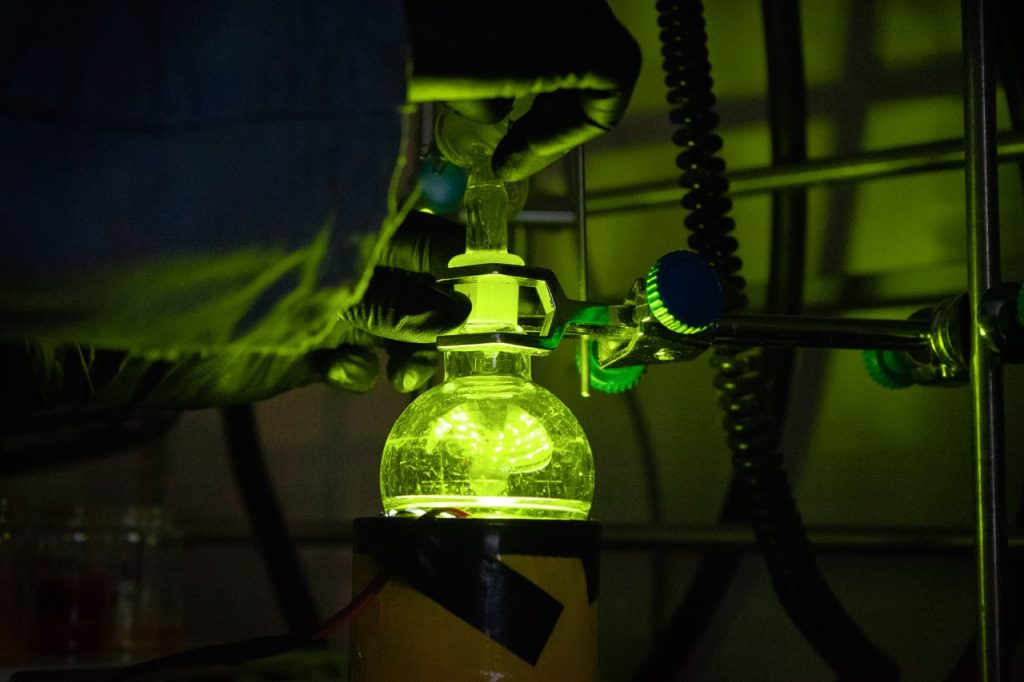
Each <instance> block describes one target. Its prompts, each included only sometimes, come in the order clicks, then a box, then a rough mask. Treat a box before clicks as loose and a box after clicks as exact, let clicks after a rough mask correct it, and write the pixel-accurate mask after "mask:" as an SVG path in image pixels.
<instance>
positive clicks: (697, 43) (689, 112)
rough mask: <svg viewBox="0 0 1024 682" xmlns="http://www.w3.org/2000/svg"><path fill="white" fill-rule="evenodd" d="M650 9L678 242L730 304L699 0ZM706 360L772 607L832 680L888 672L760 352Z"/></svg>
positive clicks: (722, 181)
mask: <svg viewBox="0 0 1024 682" xmlns="http://www.w3.org/2000/svg"><path fill="white" fill-rule="evenodd" d="M657 8H658V12H659V26H660V27H661V39H662V45H663V47H662V56H663V58H664V62H663V64H664V68H665V72H666V78H665V81H666V85H667V86H668V88H669V95H668V99H669V103H670V104H671V105H672V111H671V114H670V118H671V121H672V122H673V123H674V124H675V125H676V126H677V128H676V130H675V132H674V134H673V141H674V142H675V144H677V145H678V146H679V147H681V152H680V153H679V155H678V156H677V158H676V164H677V165H678V167H679V169H680V178H679V184H680V187H682V188H683V189H684V191H685V194H684V196H683V199H682V202H681V203H682V206H683V207H684V208H685V209H686V210H687V211H688V215H687V216H686V218H685V221H684V224H685V226H686V228H687V229H688V230H689V231H690V232H691V234H690V236H689V239H688V243H689V245H690V247H691V248H692V249H694V250H695V251H696V252H697V253H698V254H700V255H701V256H703V257H704V258H706V259H707V260H708V262H710V263H711V265H712V266H713V267H714V268H715V271H716V272H717V273H718V275H719V277H720V279H721V281H722V284H723V287H724V289H725V306H724V310H725V312H734V311H737V310H739V309H741V308H743V307H744V306H745V305H746V300H747V299H746V295H745V294H744V288H745V281H744V279H743V278H742V277H741V276H740V274H739V273H740V268H741V266H742V262H741V260H740V259H739V258H738V257H737V256H736V251H737V248H738V243H737V240H736V239H735V238H734V237H733V236H732V234H731V233H732V231H733V228H734V223H733V221H732V219H731V218H730V217H729V216H728V212H729V210H730V209H731V207H732V204H731V201H730V199H729V198H728V196H727V193H728V181H727V179H726V177H725V163H724V162H723V161H722V160H721V159H720V158H719V157H717V156H716V153H717V152H718V151H719V149H721V146H722V141H721V138H720V137H718V135H716V134H715V129H716V127H717V125H718V118H717V116H716V115H715V113H714V105H715V98H714V95H713V93H712V80H711V66H710V63H709V60H708V53H707V35H706V33H705V30H704V19H703V6H702V4H701V2H700V1H699V0H659V2H658V3H657ZM711 362H712V365H713V367H715V369H716V376H715V379H714V385H715V387H716V388H717V389H718V391H719V405H720V407H721V408H722V410H723V411H724V413H725V416H724V418H723V426H724V428H725V430H726V433H727V443H728V446H729V449H730V451H731V454H732V462H733V465H734V467H735V469H736V482H737V485H738V489H737V490H736V492H737V493H739V497H740V498H741V502H742V503H744V507H745V516H747V517H748V518H749V521H750V522H751V524H752V526H753V528H754V531H755V533H756V536H757V541H758V546H759V548H760V551H761V553H762V555H763V556H764V559H765V562H766V564H767V567H768V571H769V574H770V575H771V578H772V583H773V586H774V588H775V591H776V593H777V594H778V597H779V600H780V602H781V604H782V606H783V607H784V609H785V610H786V612H787V614H788V615H789V616H790V618H791V619H792V620H793V622H794V624H795V625H796V626H797V628H798V629H799V630H800V631H801V632H802V633H803V635H804V636H805V638H806V639H807V641H808V642H809V643H810V645H811V646H812V647H813V648H814V649H815V651H817V653H818V654H819V655H820V656H821V657H822V658H823V659H824V660H825V662H826V663H827V664H828V665H829V666H830V667H831V668H832V669H833V670H834V671H835V672H836V674H837V675H838V677H839V679H840V680H894V679H898V677H899V672H898V669H897V668H896V666H895V664H894V663H893V662H892V661H891V660H890V659H889V658H888V656H886V655H885V654H884V653H883V652H882V651H880V650H879V649H878V648H877V647H875V646H874V645H873V644H872V643H871V642H870V641H869V640H868V639H867V637H866V636H865V635H864V633H863V632H862V631H861V630H860V628H859V627H858V626H857V625H856V624H855V623H854V622H853V621H852V619H851V618H850V617H849V615H848V614H847V613H846V611H845V610H844V609H843V607H842V606H841V605H840V603H839V602H838V600H837V599H836V597H835V595H834V594H833V593H832V591H831V590H830V589H829V587H828V586H827V585H826V583H825V581H824V579H823V577H822V575H821V573H820V571H819V570H818V567H817V565H816V562H815V557H814V554H813V551H812V550H811V547H810V544H809V543H808V541H807V536H806V532H805V531H804V528H803V524H802V521H801V518H800V514H799V512H798V511H797V508H796V503H795V501H794V499H793V496H792V494H791V491H790V486H789V483H788V481H787V478H786V474H785V470H784V468H783V462H782V456H781V454H780V453H779V451H778V444H779V436H780V431H781V424H780V415H779V414H778V411H777V410H776V408H775V405H774V402H773V401H772V399H771V395H772V390H773V387H771V386H766V382H765V380H764V377H763V375H762V357H761V353H760V352H759V351H758V350H756V349H746V348H740V347H716V348H715V351H714V353H713V355H712V359H711ZM744 498H745V499H744ZM648 673H651V674H654V675H655V676H652V677H649V678H648V679H663V678H659V677H657V676H656V675H657V673H656V672H655V671H654V670H648V671H646V673H643V672H642V673H641V674H648Z"/></svg>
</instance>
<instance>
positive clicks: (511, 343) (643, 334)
mask: <svg viewBox="0 0 1024 682" xmlns="http://www.w3.org/2000/svg"><path fill="white" fill-rule="evenodd" d="M487 277H503V278H506V279H507V280H508V281H513V282H515V283H516V284H518V286H519V292H520V306H519V307H520V319H519V321H518V325H517V327H518V329H517V330H516V331H514V332H509V331H505V332H486V333H475V334H457V335H449V336H443V337H440V338H439V339H438V347H439V348H441V349H442V350H447V349H452V348H470V347H472V348H485V347H490V348H494V347H503V346H504V347H515V348H517V349H518V350H523V351H526V352H528V353H532V354H537V355H543V354H546V353H549V352H550V351H552V350H554V349H555V348H556V347H557V346H558V345H559V343H560V342H561V340H562V339H563V338H564V337H566V336H587V337H588V338H589V339H590V343H589V344H588V346H589V348H590V357H589V358H588V359H587V361H588V363H589V364H590V369H591V372H590V374H591V385H592V387H593V388H595V389H596V390H599V391H603V392H610V393H617V392H621V391H624V390H628V389H629V388H632V387H633V386H634V385H635V384H636V382H637V381H638V380H639V378H640V375H641V374H643V368H644V366H646V365H650V364H658V363H664V362H675V361H680V360H691V359H694V358H696V357H697V356H699V355H700V354H701V353H703V352H704V351H705V350H707V348H708V347H709V346H710V345H711V341H712V336H713V328H714V324H715V321H716V320H717V319H718V316H719V314H720V312H721V307H722V299H723V294H722V287H721V285H720V284H719V282H718V278H717V276H716V275H715V272H714V270H713V269H712V268H711V266H710V265H709V264H708V263H707V262H706V261H704V260H703V259H701V258H700V257H699V256H697V255H696V254H693V253H689V252H684V251H676V252H672V253H669V254H667V255H665V256H663V257H662V258H661V259H659V260H658V262H657V263H655V264H654V266H652V267H651V269H650V271H649V272H648V273H647V275H646V277H643V278H639V279H637V280H636V282H635V283H634V285H633V288H632V289H631V291H630V293H629V295H628V296H627V297H626V298H625V300H624V301H623V302H622V303H621V304H617V305H608V304H601V303H593V302H588V301H575V300H572V299H569V298H568V297H567V296H566V295H565V293H564V291H563V290H562V288H561V286H560V285H559V283H558V279H557V278H556V277H555V275H554V273H552V272H551V271H549V270H545V269H543V268H534V267H528V266H523V265H516V264H508V263H488V264H485V265H473V266H467V267H458V268H451V269H449V271H448V273H447V275H446V276H445V277H444V278H442V279H441V280H440V281H447V282H451V283H453V284H463V285H464V284H467V283H472V282H473V281H476V280H479V279H482V278H487ZM581 362H582V361H581Z"/></svg>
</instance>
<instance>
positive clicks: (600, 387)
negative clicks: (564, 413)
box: [576, 341, 647, 393]
mask: <svg viewBox="0 0 1024 682" xmlns="http://www.w3.org/2000/svg"><path fill="white" fill-rule="evenodd" d="M587 356H588V361H589V363H590V387H591V388H592V389H594V390H595V391H600V392H601V393H625V392H626V391H629V390H631V389H632V388H633V387H635V386H636V385H637V384H638V383H640V379H641V378H642V377H643V375H644V371H646V369H647V368H646V367H644V366H643V365H628V366H626V367H601V364H600V363H599V362H598V361H597V342H596V341H591V342H590V343H588V344H587ZM581 362H582V361H581V360H580V349H579V348H578V347H577V349H576V369H579V368H580V364H581Z"/></svg>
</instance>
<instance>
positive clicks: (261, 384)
mask: <svg viewBox="0 0 1024 682" xmlns="http://www.w3.org/2000/svg"><path fill="white" fill-rule="evenodd" d="M464 249H465V228H464V227H463V226H461V225H458V224H455V223H450V222H448V221H446V220H444V219H443V218H439V217H437V216H433V215H429V214H426V213H418V212H413V213H411V214H410V215H409V216H408V217H407V218H406V220H405V221H404V222H403V224H402V225H401V226H400V227H399V228H398V230H397V231H396V233H395V235H394V236H393V237H392V239H391V240H390V241H389V243H388V246H387V248H386V250H385V251H384V253H383V254H382V258H381V262H380V264H379V266H378V268H377V269H376V271H375V273H374V275H373V278H372V279H371V281H370V283H369V285H368V286H367V289H366V292H365V293H364V295H363V297H362V299H361V300H360V302H359V303H357V304H356V305H355V306H353V307H352V308H351V309H349V310H348V311H346V312H345V313H344V315H343V316H342V319H341V320H340V321H339V323H338V326H337V328H336V329H335V331H334V333H333V334H332V336H331V340H332V341H333V343H332V344H331V345H330V346H329V347H325V348H321V349H319V350H315V351H313V352H311V353H308V354H305V355H301V354H299V355H296V354H288V353H273V352H266V351H247V350H238V351H224V352H217V353H190V354H184V355H182V356H180V357H178V358H176V359H174V360H166V359H161V360H153V359H151V358H149V357H147V356H146V355H144V354H142V353H132V352H126V351H120V350H106V349H96V348H90V347H83V346H79V345H60V346H43V345H37V344H24V343H7V344H0V371H3V373H4V376H5V378H6V381H5V384H6V386H5V390H4V391H0V417H5V416H6V417H17V416H19V415H25V414H28V413H38V412H43V411H49V410H62V409H67V408H83V407H92V406H96V407H114V408H124V407H146V408H154V409H170V410H181V409H199V408H207V407H219V406H223V405H230V404H239V403H246V402H253V401H257V400H264V399H266V398H270V397H272V396H274V395H277V394H278V393H283V392H284V391H287V390H290V389H293V388H298V387H301V386H305V385H308V384H312V383H317V382H326V383H328V384H330V385H332V386H335V387H336V388H340V389H343V390H347V391H353V392H365V391H368V390H370V389H371V388H373V386H374V384H375V383H376V381H377V376H378V374H379V368H378V354H377V350H376V347H380V346H383V347H384V348H385V349H386V351H387V352H388V355H389V360H388V365H387V374H388V378H389V380H390V381H391V384H392V385H393V386H394V387H395V388H396V389H398V390H399V391H403V392H407V391H412V390H414V389H416V388H418V387H420V386H422V385H423V384H424V383H425V382H426V381H427V380H428V379H429V378H430V377H431V376H432V375H433V374H434V372H435V371H436V370H437V365H438V360H439V359H440V353H439V352H438V351H437V350H436V349H435V348H434V347H433V345H432V344H433V342H434V341H435V340H436V337H437V335H438V334H440V333H443V332H446V331H449V330H451V329H452V328H454V327H457V326H458V325H459V324H461V322H462V321H463V320H464V319H465V317H466V315H468V314H469V309H470V303H469V299H467V298H466V297H465V296H463V295H462V294H457V293H455V292H453V291H451V290H449V289H445V288H442V287H440V286H437V285H436V284H435V282H434V277H433V276H432V275H431V274H430V273H432V272H433V273H439V272H441V271H442V270H443V269H444V268H445V267H446V265H447V262H448V259H449V258H450V257H451V256H453V255H455V254H456V253H460V252H462V251H463V250H464ZM428 344H430V345H428Z"/></svg>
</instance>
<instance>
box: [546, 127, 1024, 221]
mask: <svg viewBox="0 0 1024 682" xmlns="http://www.w3.org/2000/svg"><path fill="white" fill-rule="evenodd" d="M997 140H998V146H997V147H996V154H997V158H998V159H999V161H1009V160H1013V159H1020V158H1024V134H1021V133H1016V132H1009V133H1003V134H1000V135H998V136H997ZM963 165H964V141H963V140H961V139H956V140H942V141H938V142H931V143H927V144H920V145H911V146H906V147H896V148H893V149H886V150H882V151H876V152H865V153H863V154H859V155H856V156H849V157H834V158H827V159H814V160H810V161H805V162H802V163H794V164H785V165H778V166H769V167H765V168H751V169H747V170H735V171H730V172H729V194H730V195H732V196H737V195H741V194H756V193H760V192H771V191H776V190H783V189H794V188H798V187H809V186H812V185H823V184H830V183H839V182H853V181H858V180H871V179H875V178H883V177H888V176H893V175H906V174H910V173H923V172H928V171H938V170H948V169H955V168H961V167H963ZM588 202H589V203H588V205H587V208H588V210H589V211H590V213H591V214H592V215H597V214H601V213H617V212H622V211H633V210H638V209H644V208H655V207H658V206H670V205H675V204H677V203H679V186H678V184H677V183H676V182H675V181H674V180H670V181H662V182H657V183H651V184H644V185H633V186H628V187H616V188H613V189H607V190H603V191H594V192H591V194H590V197H589V199H588ZM548 217H556V216H555V215H554V214H552V215H551V216H548Z"/></svg>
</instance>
